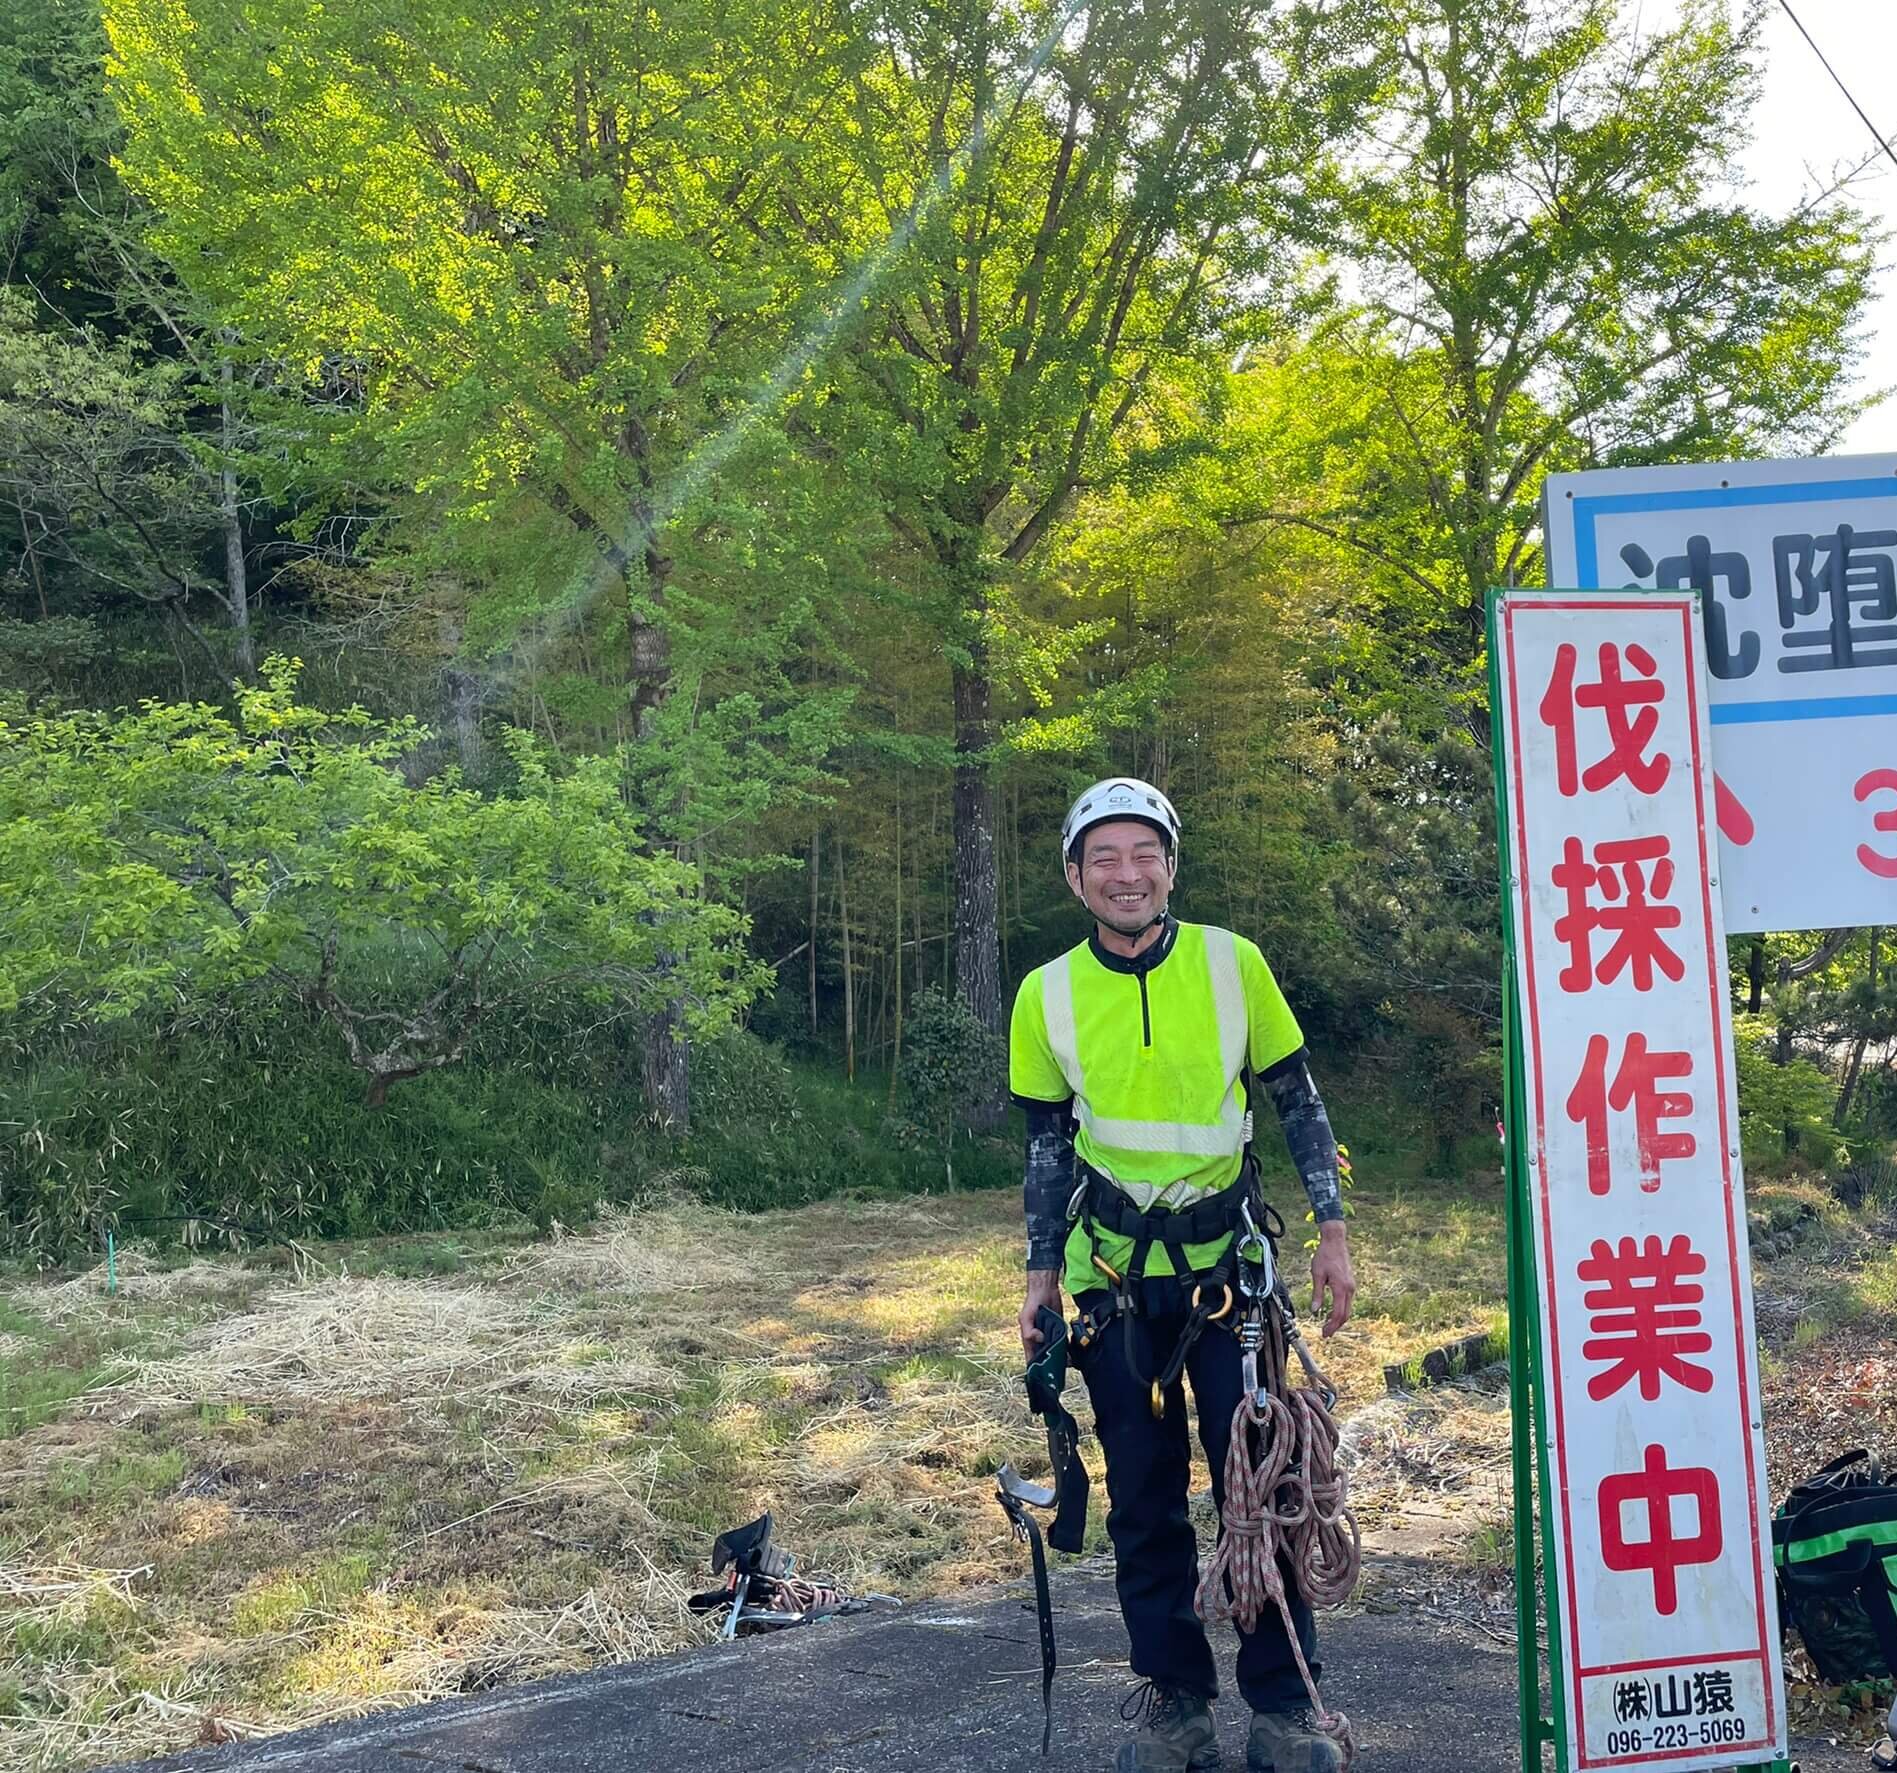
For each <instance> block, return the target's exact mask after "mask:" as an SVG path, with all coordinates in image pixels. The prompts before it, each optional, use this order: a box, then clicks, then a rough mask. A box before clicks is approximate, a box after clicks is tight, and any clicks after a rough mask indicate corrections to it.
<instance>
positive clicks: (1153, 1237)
mask: <svg viewBox="0 0 1897 1773" xmlns="http://www.w3.org/2000/svg"><path fill="white" fill-rule="evenodd" d="M1080 1168H1081V1169H1082V1170H1083V1171H1084V1172H1085V1173H1086V1179H1087V1193H1086V1196H1085V1204H1084V1206H1083V1208H1082V1212H1083V1213H1084V1215H1085V1216H1086V1217H1087V1218H1090V1219H1093V1220H1095V1221H1097V1222H1098V1223H1099V1224H1101V1225H1103V1226H1105V1227H1106V1229H1107V1230H1108V1231H1111V1232H1113V1233H1114V1234H1115V1235H1116V1236H1119V1237H1130V1238H1132V1239H1133V1240H1134V1241H1135V1242H1136V1243H1147V1242H1150V1243H1155V1244H1159V1245H1161V1246H1162V1247H1164V1246H1166V1245H1169V1244H1181V1245H1183V1244H1209V1243H1212V1242H1213V1241H1214V1240H1216V1239H1218V1238H1221V1237H1224V1236H1225V1235H1226V1233H1228V1232H1231V1231H1236V1230H1237V1229H1238V1221H1239V1212H1240V1210H1241V1209H1242V1208H1243V1206H1244V1204H1245V1200H1246V1196H1247V1191H1248V1190H1249V1189H1250V1188H1251V1186H1252V1171H1251V1161H1250V1159H1249V1158H1247V1160H1246V1162H1245V1164H1244V1165H1243V1167H1242V1168H1241V1169H1240V1170H1239V1174H1238V1180H1237V1181H1236V1182H1234V1183H1232V1184H1231V1185H1230V1186H1229V1187H1227V1188H1221V1189H1220V1190H1219V1191H1218V1193H1217V1194H1208V1195H1207V1196H1206V1197H1205V1198H1204V1199H1203V1200H1197V1201H1194V1202H1193V1203H1192V1205H1191V1206H1189V1207H1187V1208H1185V1209H1184V1210H1183V1211H1181V1212H1174V1211H1173V1210H1171V1209H1170V1208H1158V1209H1154V1210H1151V1211H1146V1212H1142V1211H1141V1210H1140V1209H1139V1208H1138V1207H1136V1206H1135V1205H1134V1204H1133V1202H1132V1200H1131V1198H1130V1197H1129V1196H1128V1195H1127V1194H1126V1193H1125V1192H1124V1191H1123V1190H1122V1189H1121V1188H1120V1185H1119V1184H1118V1183H1117V1182H1115V1181H1114V1180H1113V1178H1112V1177H1111V1176H1103V1175H1101V1174H1100V1172H1099V1171H1098V1170H1096V1169H1095V1168H1094V1167H1093V1166H1092V1165H1091V1164H1087V1163H1082V1164H1081V1165H1080Z"/></svg>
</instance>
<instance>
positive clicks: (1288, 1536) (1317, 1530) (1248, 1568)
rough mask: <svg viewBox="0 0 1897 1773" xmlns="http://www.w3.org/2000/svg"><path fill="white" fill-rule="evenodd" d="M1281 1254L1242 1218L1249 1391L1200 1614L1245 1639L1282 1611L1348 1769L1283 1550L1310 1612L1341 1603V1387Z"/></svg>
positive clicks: (1349, 1521) (1320, 1723)
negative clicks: (1298, 1381)
mask: <svg viewBox="0 0 1897 1773" xmlns="http://www.w3.org/2000/svg"><path fill="white" fill-rule="evenodd" d="M1274 1247H1275V1239H1274V1238H1272V1237H1267V1236H1263V1235H1261V1234H1260V1233H1259V1231H1258V1229H1257V1227H1256V1226H1255V1225H1254V1224H1252V1223H1251V1222H1250V1218H1249V1214H1247V1215H1246V1224H1245V1226H1244V1230H1243V1232H1242V1234H1241V1236H1240V1237H1239V1238H1238V1239H1237V1241H1236V1242H1235V1244H1234V1252H1235V1256H1236V1259H1237V1264H1238V1287H1239V1293H1240V1295H1241V1297H1242V1298H1243V1299H1244V1302H1245V1304H1244V1310H1243V1312H1242V1314H1241V1315H1240V1317H1239V1320H1238V1323H1237V1325H1236V1328H1235V1334H1236V1335H1237V1337H1238V1345H1239V1349H1240V1353H1241V1359H1242V1367H1243V1374H1244V1386H1245V1390H1244V1395H1243V1396H1242V1397H1241V1398H1240V1399H1239V1403H1238V1408H1237V1409H1236V1410H1234V1411H1233V1412H1232V1438H1231V1445H1230V1447H1229V1449H1228V1450H1227V1452H1226V1456H1225V1501H1224V1506H1223V1508H1222V1509H1221V1511H1220V1523H1219V1525H1220V1531H1219V1545H1218V1553H1217V1555H1216V1556H1215V1557H1214V1558H1213V1560H1212V1563H1211V1565H1210V1566H1209V1567H1208V1568H1207V1570H1206V1572H1205V1576H1204V1578H1203V1579H1202V1580H1201V1582H1200V1583H1199V1591H1198V1593H1197V1595H1196V1596H1195V1597H1194V1599H1193V1606H1194V1607H1195V1609H1196V1610H1197V1612H1198V1614H1199V1617H1200V1618H1202V1619H1204V1620H1206V1621H1208V1622H1210V1621H1214V1620H1219V1619H1231V1620H1235V1621H1236V1622H1237V1624H1238V1625H1239V1627H1240V1629H1241V1630H1244V1631H1248V1632H1249V1631H1251V1630H1252V1629H1253V1628H1254V1627H1255V1626H1256V1625H1257V1623H1258V1618H1259V1615H1260V1614H1261V1613H1262V1612H1263V1611H1264V1608H1265V1603H1266V1602H1267V1601H1270V1602H1271V1603H1272V1604H1273V1605H1274V1606H1276V1607H1277V1609H1278V1613H1279V1617H1280V1618H1282V1619H1283V1621H1284V1630H1285V1636H1286V1637H1287V1638H1288V1639H1289V1640H1290V1644H1291V1652H1292V1654H1293V1655H1294V1656H1295V1657H1296V1658H1297V1664H1298V1673H1299V1674H1300V1675H1302V1676H1303V1677H1304V1690H1305V1692H1306V1693H1307V1694H1309V1695H1310V1700H1311V1711H1312V1715H1313V1717H1314V1718H1315V1720H1316V1724H1317V1728H1318V1731H1319V1732H1320V1733H1321V1734H1322V1735H1325V1736H1328V1737H1329V1738H1330V1739H1331V1740H1332V1741H1334V1742H1335V1743H1336V1744H1337V1745H1338V1748H1339V1750H1340V1751H1341V1752H1342V1754H1343V1757H1344V1765H1345V1766H1346V1767H1349V1766H1350V1764H1351V1762H1352V1761H1353V1760H1354V1759H1355V1757H1356V1752H1357V1751H1356V1743H1355V1741H1354V1739H1353V1738H1352V1736H1351V1731H1350V1720H1349V1719H1348V1718H1347V1717H1345V1716H1344V1714H1343V1713H1342V1712H1340V1711H1338V1712H1334V1711H1330V1710H1328V1709H1327V1708H1326V1707H1325V1704H1324V1701H1323V1699H1322V1698H1321V1697H1320V1696H1319V1694H1318V1690H1317V1682H1316V1681H1315V1680H1313V1679H1312V1677H1311V1669H1310V1665H1309V1664H1308V1663H1307V1662H1306V1661H1305V1659H1304V1646H1303V1645H1302V1644H1301V1643H1299V1641H1298V1633H1297V1627H1296V1625H1295V1624H1294V1623H1293V1621H1292V1618H1291V1604H1290V1600H1289V1598H1288V1597H1287V1596H1286V1594H1285V1585H1284V1573H1283V1571H1282V1570H1281V1569H1280V1568H1279V1553H1280V1551H1281V1550H1282V1552H1283V1553H1284V1556H1285V1560H1286V1562H1288V1563H1289V1565H1290V1567H1291V1571H1292V1574H1293V1576H1294V1577H1295V1579H1296V1581H1297V1585H1298V1589H1299V1592H1300V1593H1302V1594H1303V1596H1304V1598H1305V1600H1306V1602H1307V1603H1309V1605H1311V1606H1313V1607H1335V1606H1337V1605H1339V1604H1340V1603H1341V1602H1343V1601H1344V1600H1346V1599H1348V1597H1349V1595H1350V1592H1351V1590H1352V1589H1353V1588H1354V1587H1355V1586H1356V1582H1357V1571H1358V1567H1359V1564H1360V1561H1361V1555H1362V1542H1361V1539H1360V1537H1359V1535H1358V1531H1357V1522H1356V1519H1355V1517H1354V1516H1353V1515H1352V1514H1351V1512H1350V1507H1349V1502H1348V1486H1347V1483H1346V1480H1345V1477H1344V1473H1343V1472H1342V1471H1341V1470H1340V1469H1339V1468H1338V1464H1337V1421H1336V1418H1335V1417H1334V1416H1333V1415H1332V1411H1333V1410H1334V1409H1335V1407H1336V1404H1337V1391H1336V1388H1335V1387H1334V1386H1333V1385H1332V1384H1331V1383H1330V1381H1329V1380H1328V1379H1327V1378H1326V1377H1325V1376H1324V1372H1323V1370H1322V1368H1320V1367H1319V1366H1318V1364H1317V1362H1316V1360H1315V1359H1314V1358H1313V1357H1312V1355H1311V1351H1310V1350H1309V1349H1308V1348H1307V1347H1306V1346H1305V1344H1304V1338H1303V1337H1302V1336H1301V1335H1300V1334H1299V1332H1298V1325H1297V1315H1296V1313H1295V1312H1294V1311H1293V1309H1292V1306H1291V1297H1290V1294H1289V1292H1288V1291H1287V1290H1286V1288H1285V1284H1284V1278H1283V1276H1282V1275H1281V1274H1280V1273H1279V1272H1278V1266H1277V1261H1276V1257H1275V1254H1274ZM1292 1352H1295V1353H1296V1355H1297V1358H1298V1364H1299V1365H1300V1366H1301V1367H1302V1368H1303V1369H1304V1376H1305V1381H1306V1382H1305V1383H1304V1384H1302V1385H1290V1384H1288V1383H1287V1381H1286V1368H1287V1364H1288V1355H1289V1354H1290V1353H1292ZM1254 1446H1255V1449H1256V1450H1255V1452H1254Z"/></svg>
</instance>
